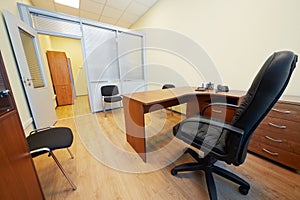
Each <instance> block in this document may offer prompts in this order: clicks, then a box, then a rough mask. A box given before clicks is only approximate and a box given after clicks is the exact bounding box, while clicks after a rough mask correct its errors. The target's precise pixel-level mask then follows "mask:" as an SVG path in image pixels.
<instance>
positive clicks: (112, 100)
mask: <svg viewBox="0 0 300 200" xmlns="http://www.w3.org/2000/svg"><path fill="white" fill-rule="evenodd" d="M121 100H122V97H121V96H115V97H105V98H104V101H105V102H108V103H112V102H118V101H121Z"/></svg>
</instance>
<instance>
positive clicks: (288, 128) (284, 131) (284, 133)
mask: <svg viewBox="0 0 300 200" xmlns="http://www.w3.org/2000/svg"><path fill="white" fill-rule="evenodd" d="M254 134H255V135H262V136H266V135H267V136H270V137H274V138H277V139H281V140H283V139H284V140H290V141H293V142H295V143H296V142H298V143H299V142H300V123H299V122H296V121H289V120H285V119H279V118H273V117H266V118H265V119H264V120H263V121H262V122H261V124H260V125H259V126H258V128H257V129H256V131H255V133H254Z"/></svg>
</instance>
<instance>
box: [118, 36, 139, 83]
mask: <svg viewBox="0 0 300 200" xmlns="http://www.w3.org/2000/svg"><path fill="white" fill-rule="evenodd" d="M118 53H119V63H120V72H121V79H122V80H125V81H126V80H143V79H144V68H143V38H142V36H139V35H133V34H130V33H125V32H118Z"/></svg>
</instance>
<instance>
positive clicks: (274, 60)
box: [226, 51, 297, 165]
mask: <svg viewBox="0 0 300 200" xmlns="http://www.w3.org/2000/svg"><path fill="white" fill-rule="evenodd" d="M296 62H297V55H295V54H294V53H292V52H290V51H281V52H276V53H274V54H273V55H271V56H270V57H269V58H268V59H267V61H266V62H265V63H264V65H263V66H262V68H261V69H260V71H259V72H258V74H257V75H256V77H255V79H254V81H253V82H252V85H251V87H250V88H249V90H248V92H247V94H246V95H245V97H244V99H243V101H242V103H241V105H240V107H239V108H238V110H237V112H236V114H235V116H234V118H233V120H232V125H233V126H235V127H238V128H241V129H243V130H244V131H245V132H244V135H243V136H242V137H243V138H242V146H241V149H240V150H235V151H238V152H239V153H238V154H237V155H236V156H235V159H233V160H234V162H233V164H235V165H239V164H241V163H243V162H244V161H245V158H246V154H247V150H248V143H249V141H250V139H251V137H252V135H253V132H254V131H255V129H256V128H257V126H258V125H259V124H260V122H261V121H262V120H263V119H264V117H265V116H266V115H267V114H268V112H269V111H270V110H271V108H272V107H273V106H274V104H275V103H276V102H277V101H278V99H279V98H280V96H281V95H282V93H283V91H284V90H285V88H286V86H287V84H288V82H289V80H290V77H291V74H292V72H293V70H294V68H295V67H296ZM236 141H237V138H235V137H234V136H232V135H231V134H230V133H229V135H227V139H226V147H227V150H228V151H234V149H233V148H232V147H233V146H234V145H236V144H235V143H236ZM230 148H231V149H230Z"/></svg>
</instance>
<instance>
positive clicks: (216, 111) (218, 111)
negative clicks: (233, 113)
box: [212, 109, 222, 113]
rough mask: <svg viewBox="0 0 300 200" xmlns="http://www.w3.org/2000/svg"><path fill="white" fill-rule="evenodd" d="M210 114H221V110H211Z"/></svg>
mask: <svg viewBox="0 0 300 200" xmlns="http://www.w3.org/2000/svg"><path fill="white" fill-rule="evenodd" d="M212 112H215V113H222V110H214V109H212Z"/></svg>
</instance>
